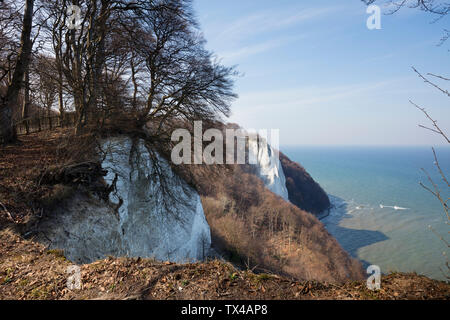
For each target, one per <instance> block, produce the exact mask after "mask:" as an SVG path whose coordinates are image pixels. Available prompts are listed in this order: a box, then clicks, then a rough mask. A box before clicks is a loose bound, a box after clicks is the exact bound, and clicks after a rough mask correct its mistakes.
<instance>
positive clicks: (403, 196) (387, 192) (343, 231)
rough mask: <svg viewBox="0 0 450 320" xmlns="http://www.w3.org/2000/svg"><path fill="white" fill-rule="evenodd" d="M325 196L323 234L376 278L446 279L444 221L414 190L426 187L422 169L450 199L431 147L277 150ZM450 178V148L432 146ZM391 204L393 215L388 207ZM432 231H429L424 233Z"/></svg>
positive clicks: (433, 202) (428, 197)
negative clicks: (378, 274)
mask: <svg viewBox="0 0 450 320" xmlns="http://www.w3.org/2000/svg"><path fill="white" fill-rule="evenodd" d="M281 150H282V151H283V152H284V153H285V154H286V155H287V156H289V158H291V159H292V160H294V161H296V162H299V163H300V164H302V165H303V167H304V168H305V169H306V170H307V171H308V172H309V173H310V175H311V176H312V177H313V178H314V180H316V181H317V182H318V183H319V184H320V185H321V186H322V188H323V189H324V190H325V191H326V192H327V193H328V194H329V196H330V200H331V202H332V205H333V209H332V210H331V212H330V215H329V216H328V217H326V218H324V219H323V220H322V222H323V223H324V224H325V226H326V228H327V229H328V231H329V232H330V233H331V234H332V235H333V236H334V237H335V238H336V239H337V240H338V241H339V243H340V244H341V246H342V247H343V248H344V249H345V250H346V251H347V252H349V253H350V254H351V255H352V256H354V257H356V258H358V259H360V260H361V261H363V263H364V264H365V266H368V265H378V266H380V267H381V271H382V272H383V273H388V272H393V271H400V272H417V273H418V274H423V275H426V276H428V277H431V278H434V279H439V280H445V279H446V278H445V274H444V272H445V271H446V266H445V263H446V261H447V255H448V247H447V245H446V244H445V243H444V242H443V241H442V240H441V239H440V238H439V235H440V236H442V237H443V238H444V239H445V240H446V241H447V242H449V241H450V239H449V238H450V237H449V233H448V232H449V231H450V230H449V224H448V221H447V216H446V215H445V212H444V210H443V208H442V205H441V204H440V202H439V201H438V200H437V199H436V198H435V197H434V196H433V195H432V194H430V193H429V192H428V191H426V190H425V189H424V188H423V187H421V186H420V185H419V182H424V183H425V184H427V185H431V184H430V183H429V181H428V179H427V176H426V174H425V173H424V172H423V171H422V170H421V169H422V168H424V169H425V170H426V171H427V172H428V173H429V174H430V176H431V177H432V179H433V180H434V181H435V182H436V183H437V184H438V185H439V186H440V187H441V191H442V196H443V198H444V199H447V198H448V197H450V194H449V188H448V187H446V185H444V182H443V181H442V179H441V177H440V175H439V173H438V171H437V168H436V167H435V165H434V157H433V152H432V150H431V147H310V146H305V147H303V146H302V147H292V146H290V147H283V148H281ZM436 152H437V155H438V160H439V164H440V165H441V168H442V169H443V171H444V172H445V173H446V175H447V178H449V177H450V148H449V147H438V148H436ZM395 207H397V210H396V209H395ZM430 227H431V228H430Z"/></svg>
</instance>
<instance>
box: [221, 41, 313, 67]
mask: <svg viewBox="0 0 450 320" xmlns="http://www.w3.org/2000/svg"><path fill="white" fill-rule="evenodd" d="M304 38H306V36H304V35H301V36H295V37H284V38H277V39H269V40H267V41H264V42H261V43H257V44H253V45H248V46H244V47H239V48H236V49H235V50H230V51H225V52H221V53H218V56H219V57H220V58H223V59H225V60H228V61H230V60H231V61H234V60H238V59H243V58H247V57H249V56H252V55H255V54H260V53H264V52H267V51H270V50H273V49H276V48H280V47H283V46H285V45H287V44H289V43H292V42H295V41H298V40H300V39H304Z"/></svg>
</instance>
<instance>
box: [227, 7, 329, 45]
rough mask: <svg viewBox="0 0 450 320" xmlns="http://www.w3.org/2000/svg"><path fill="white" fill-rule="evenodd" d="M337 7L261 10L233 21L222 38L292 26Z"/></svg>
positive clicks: (240, 37) (252, 34) (250, 34)
mask: <svg viewBox="0 0 450 320" xmlns="http://www.w3.org/2000/svg"><path fill="white" fill-rule="evenodd" d="M336 10H337V7H324V8H310V9H297V8H289V9H284V10H282V11H261V12H258V13H254V14H251V15H248V16H246V17H243V18H240V19H238V20H236V21H234V22H232V23H231V24H230V25H229V26H228V27H226V28H225V30H224V31H223V32H222V33H221V34H220V35H219V38H220V39H230V40H234V41H239V40H242V39H245V38H248V37H250V36H254V35H257V34H261V33H266V32H269V31H277V30H280V29H283V28H288V27H292V26H294V25H297V24H299V23H301V22H305V21H308V20H312V19H315V18H320V17H324V16H326V15H328V14H331V13H333V12H336Z"/></svg>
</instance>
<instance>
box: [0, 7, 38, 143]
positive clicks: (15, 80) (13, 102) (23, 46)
mask: <svg viewBox="0 0 450 320" xmlns="http://www.w3.org/2000/svg"><path fill="white" fill-rule="evenodd" d="M33 7H34V0H27V1H26V3H25V9H24V17H23V25H22V34H21V37H20V51H19V54H18V57H17V61H16V67H15V69H14V73H13V76H12V79H11V82H10V83H9V85H8V90H7V92H6V96H5V97H4V98H2V105H1V108H0V134H1V136H2V138H3V143H10V142H14V141H15V140H16V139H17V137H16V132H15V128H14V125H13V121H12V113H13V108H14V107H17V101H18V97H19V92H20V89H21V87H22V82H23V76H24V74H25V71H26V70H27V69H28V64H29V62H30V55H31V49H32V46H33V43H32V40H31V29H32V27H33Z"/></svg>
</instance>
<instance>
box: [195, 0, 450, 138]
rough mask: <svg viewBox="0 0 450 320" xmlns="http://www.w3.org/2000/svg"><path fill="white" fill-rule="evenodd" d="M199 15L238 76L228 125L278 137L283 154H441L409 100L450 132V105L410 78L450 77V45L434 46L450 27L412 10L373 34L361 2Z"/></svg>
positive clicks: (231, 3)
mask: <svg viewBox="0 0 450 320" xmlns="http://www.w3.org/2000/svg"><path fill="white" fill-rule="evenodd" d="M194 9H195V11H196V15H197V19H198V21H199V23H200V28H201V30H202V32H203V34H204V36H205V38H206V40H207V45H206V46H207V48H208V49H209V50H211V51H213V52H214V53H215V54H216V56H217V58H218V59H220V61H221V62H222V64H224V65H227V66H236V69H237V71H239V73H240V75H239V76H238V77H237V78H236V84H235V91H236V93H237V94H238V95H239V98H238V99H237V100H236V101H234V103H233V106H232V113H233V114H232V116H231V118H230V119H229V121H230V122H235V123H238V124H240V125H241V126H243V127H245V128H248V129H269V130H270V129H279V130H280V144H281V145H430V146H431V145H439V144H444V140H443V139H442V138H440V137H438V136H437V135H435V134H433V133H431V132H429V131H427V130H424V129H421V128H419V127H418V124H424V125H428V122H427V120H426V119H425V118H424V115H423V114H422V113H421V112H420V111H419V110H417V109H416V108H415V107H414V106H412V105H411V104H410V102H409V100H412V101H414V102H415V103H416V104H418V105H420V106H422V107H425V108H426V110H427V111H428V112H430V114H431V115H432V116H433V117H434V118H436V119H438V123H439V125H440V126H441V128H442V129H446V130H447V132H450V106H449V100H448V99H449V97H447V96H446V95H444V94H442V93H441V92H439V91H438V90H436V89H435V88H433V87H431V86H429V85H427V84H425V83H424V82H423V81H422V80H421V79H420V78H419V77H418V76H417V74H415V73H414V72H413V70H412V68H411V67H412V66H414V67H415V68H416V69H417V70H419V71H420V72H422V73H424V74H427V73H434V74H439V75H442V76H446V77H450V70H449V68H448V67H449V64H448V61H449V57H450V52H449V49H450V40H449V41H448V42H447V43H446V44H444V45H443V46H438V44H439V42H440V39H441V38H442V36H443V32H444V31H443V30H444V29H445V28H448V27H447V26H448V23H449V19H450V17H449V18H447V19H441V20H439V21H435V19H434V18H433V17H432V16H430V15H429V14H426V13H424V12H421V11H419V10H415V9H408V8H406V9H403V10H401V11H400V12H398V13H396V14H395V15H385V14H382V15H381V29H380V30H369V29H368V28H367V24H366V23H367V19H368V18H369V17H370V14H368V13H367V12H366V9H367V6H366V5H365V4H364V3H362V2H361V1H360V0H346V1H342V0H341V1H336V0H314V1H312V0H311V1H306V0H277V1H273V0H240V1H237V0H227V1H219V0H194ZM382 10H383V11H387V9H386V8H382ZM437 82H438V83H439V84H440V85H442V86H445V85H447V88H448V87H450V83H449V84H446V83H445V81H437Z"/></svg>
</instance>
